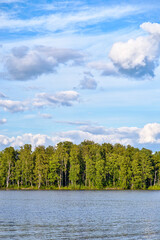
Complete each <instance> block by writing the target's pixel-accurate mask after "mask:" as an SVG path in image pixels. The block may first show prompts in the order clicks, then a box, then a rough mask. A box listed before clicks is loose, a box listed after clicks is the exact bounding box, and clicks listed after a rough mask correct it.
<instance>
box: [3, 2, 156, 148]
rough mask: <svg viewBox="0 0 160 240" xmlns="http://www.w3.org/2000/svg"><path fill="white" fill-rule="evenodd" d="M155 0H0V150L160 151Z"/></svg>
mask: <svg viewBox="0 0 160 240" xmlns="http://www.w3.org/2000/svg"><path fill="white" fill-rule="evenodd" d="M37 2H38V3H37ZM158 3H160V2H159V1H153V0H152V1H150V0H148V1H136V0H134V1H117V0H115V1H113V0H112V1H107V0H106V1H104V0H103V1H93V0H92V1H67V0H66V1H47V0H46V1H45V0H43V1H42V0H40V1H33V0H32V1H23V0H17V1H16V0H0V32H1V34H0V61H1V65H0V149H4V148H5V147H8V146H14V147H16V148H17V147H19V146H21V145H23V144H25V143H31V144H32V145H33V147H35V146H37V145H39V144H43V145H45V146H47V145H55V144H56V143H57V142H60V141H66V140H69V141H72V142H75V143H80V142H81V141H83V140H84V139H89V140H93V141H95V142H98V143H103V142H110V143H112V144H114V143H117V142H118V143H121V144H124V145H127V144H130V145H133V146H135V147H139V148H142V147H147V148H150V149H152V150H153V151H156V150H157V151H158V150H160V62H159V60H160V17H159V11H160V4H158Z"/></svg>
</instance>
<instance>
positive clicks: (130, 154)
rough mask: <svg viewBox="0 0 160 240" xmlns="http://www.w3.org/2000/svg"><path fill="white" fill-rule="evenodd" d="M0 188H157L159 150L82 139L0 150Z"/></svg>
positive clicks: (159, 176)
mask: <svg viewBox="0 0 160 240" xmlns="http://www.w3.org/2000/svg"><path fill="white" fill-rule="evenodd" d="M0 188H1V189H66V190H72V189H79V190H85V189H87V190H88V189H93V190H94V189H155V190H158V189H160V152H155V153H154V154H153V153H152V151H150V150H148V149H145V148H143V149H141V150H139V149H138V148H134V147H132V146H127V147H125V146H123V145H121V144H115V145H112V144H109V143H104V144H102V145H99V144H97V143H94V142H92V141H84V142H82V143H81V144H79V145H76V144H73V143H71V142H68V141H66V142H60V143H59V144H57V146H56V147H53V146H49V147H47V148H45V147H44V146H38V147H36V148H35V149H34V151H32V146H31V145H30V144H26V145H24V146H23V147H20V149H19V150H15V149H14V148H13V147H8V148H5V149H4V150H3V151H1V152H0Z"/></svg>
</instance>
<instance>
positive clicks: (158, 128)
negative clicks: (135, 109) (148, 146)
mask: <svg viewBox="0 0 160 240" xmlns="http://www.w3.org/2000/svg"><path fill="white" fill-rule="evenodd" d="M139 136H140V138H139V143H160V124H159V123H149V124H146V125H145V126H144V128H142V129H141V131H140V134H139Z"/></svg>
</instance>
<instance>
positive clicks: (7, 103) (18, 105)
mask: <svg viewBox="0 0 160 240" xmlns="http://www.w3.org/2000/svg"><path fill="white" fill-rule="evenodd" d="M0 107H3V109H4V110H5V111H9V112H12V113H15V112H23V111H25V110H28V103H27V102H21V101H12V100H1V99H0Z"/></svg>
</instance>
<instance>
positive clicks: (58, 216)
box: [0, 191, 160, 240]
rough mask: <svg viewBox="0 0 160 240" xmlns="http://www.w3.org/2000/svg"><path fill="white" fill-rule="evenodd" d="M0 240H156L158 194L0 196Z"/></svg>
mask: <svg viewBox="0 0 160 240" xmlns="http://www.w3.org/2000/svg"><path fill="white" fill-rule="evenodd" d="M0 239H4V240H6V239H7V240H35V239H38V240H39V239H40V240H41V239H42V240H45V239H48V240H51V239H56V240H57V239H75V240H79V239H85V240H87V239H113V240H116V239H118V240H123V239H124V240H125V239H132V240H134V239H136V240H141V239H150V240H155V239H156V240H160V191H0Z"/></svg>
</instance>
